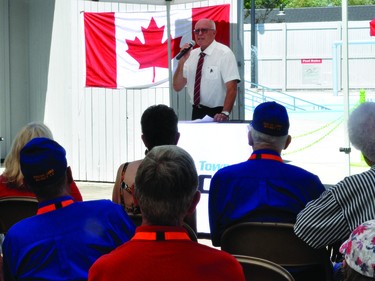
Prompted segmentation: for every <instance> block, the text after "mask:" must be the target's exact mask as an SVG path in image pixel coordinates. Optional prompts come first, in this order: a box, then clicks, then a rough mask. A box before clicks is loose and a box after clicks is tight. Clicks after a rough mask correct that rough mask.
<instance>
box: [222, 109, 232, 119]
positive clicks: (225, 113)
mask: <svg viewBox="0 0 375 281" xmlns="http://www.w3.org/2000/svg"><path fill="white" fill-rule="evenodd" d="M221 114H223V115H225V116H226V117H227V118H229V114H230V113H229V112H228V111H222V112H221Z"/></svg>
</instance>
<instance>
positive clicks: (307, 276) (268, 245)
mask: <svg viewBox="0 0 375 281" xmlns="http://www.w3.org/2000/svg"><path fill="white" fill-rule="evenodd" d="M221 249H222V250H224V251H226V252H229V253H231V254H236V255H246V256H253V257H258V258H262V259H266V260H269V261H272V262H274V263H276V264H279V265H281V266H282V267H284V268H286V269H288V271H289V272H291V274H292V275H293V277H294V279H295V280H303V281H308V280H316V281H323V280H325V281H331V280H332V272H333V269H332V264H331V261H330V258H329V252H328V250H327V249H319V250H317V249H313V248H311V247H310V246H309V245H307V244H306V243H305V242H304V241H302V240H301V239H299V238H298V237H297V236H296V235H295V234H294V230H293V224H287V223H271V222H245V223H239V224H236V225H233V226H231V227H229V228H228V229H226V230H225V231H224V233H223V235H222V237H221ZM317 276H319V277H317Z"/></svg>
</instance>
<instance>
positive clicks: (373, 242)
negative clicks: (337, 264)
mask: <svg viewBox="0 0 375 281" xmlns="http://www.w3.org/2000/svg"><path fill="white" fill-rule="evenodd" d="M340 252H341V253H342V254H344V255H345V262H346V263H347V265H348V266H350V267H351V268H352V269H354V270H355V271H357V272H358V273H360V274H362V275H364V276H368V277H371V278H375V272H374V271H375V220H370V221H367V222H364V223H362V224H360V225H359V226H358V227H357V228H356V229H354V230H353V232H352V233H351V235H350V237H349V239H348V240H346V241H345V242H344V243H343V244H342V245H341V247H340Z"/></svg>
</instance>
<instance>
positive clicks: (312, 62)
mask: <svg viewBox="0 0 375 281" xmlns="http://www.w3.org/2000/svg"><path fill="white" fill-rule="evenodd" d="M301 63H302V64H314V63H322V59H301Z"/></svg>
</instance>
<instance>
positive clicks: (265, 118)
mask: <svg viewBox="0 0 375 281" xmlns="http://www.w3.org/2000/svg"><path fill="white" fill-rule="evenodd" d="M250 124H251V126H252V127H253V128H254V129H255V130H257V131H258V132H261V133H263V134H266V135H270V136H275V137H281V136H286V135H287V134H288V131H289V117H288V112H287V111H286V108H285V107H284V106H282V105H281V104H278V103H277V102H274V101H271V102H264V103H261V104H259V105H258V106H257V107H256V108H255V110H254V114H253V120H252V121H251V123H250Z"/></svg>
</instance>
